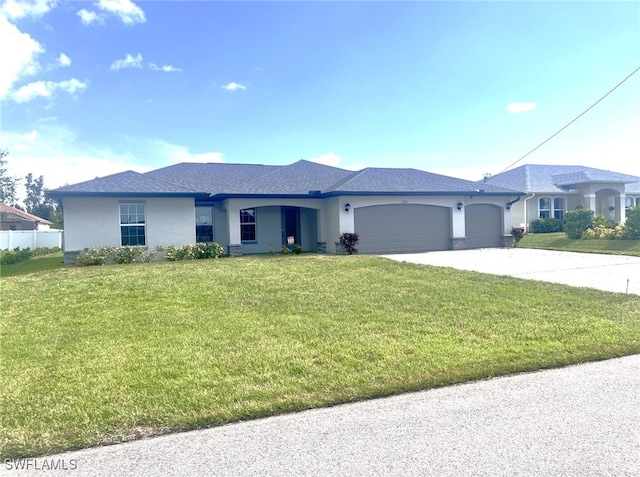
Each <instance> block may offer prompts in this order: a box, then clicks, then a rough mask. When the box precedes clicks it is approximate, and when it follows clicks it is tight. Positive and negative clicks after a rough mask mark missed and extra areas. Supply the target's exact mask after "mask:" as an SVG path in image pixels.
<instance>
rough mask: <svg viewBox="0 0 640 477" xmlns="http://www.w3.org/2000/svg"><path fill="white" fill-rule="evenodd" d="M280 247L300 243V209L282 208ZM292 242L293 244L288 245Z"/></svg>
mask: <svg viewBox="0 0 640 477" xmlns="http://www.w3.org/2000/svg"><path fill="white" fill-rule="evenodd" d="M281 209H282V245H288V246H290V247H291V246H293V244H294V243H297V244H299V243H300V208H299V207H282V208H281ZM291 241H293V243H290V242H291Z"/></svg>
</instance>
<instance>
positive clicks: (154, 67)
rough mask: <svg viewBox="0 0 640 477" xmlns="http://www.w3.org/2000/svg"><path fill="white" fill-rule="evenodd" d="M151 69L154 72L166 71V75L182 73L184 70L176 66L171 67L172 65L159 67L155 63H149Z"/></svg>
mask: <svg viewBox="0 0 640 477" xmlns="http://www.w3.org/2000/svg"><path fill="white" fill-rule="evenodd" d="M149 69H150V70H153V71H164V72H165V73H173V72H176V71H182V68H176V67H175V66H171V65H162V66H158V65H156V64H155V63H149Z"/></svg>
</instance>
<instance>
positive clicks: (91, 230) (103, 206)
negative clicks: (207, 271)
mask: <svg viewBox="0 0 640 477" xmlns="http://www.w3.org/2000/svg"><path fill="white" fill-rule="evenodd" d="M122 202H144V203H145V204H146V207H145V211H146V236H147V247H148V248H155V247H156V246H157V245H170V244H175V245H184V244H186V243H193V242H195V233H196V232H195V230H196V225H195V205H194V201H193V199H192V198H188V197H180V198H164V197H152V198H144V199H140V198H129V199H127V198H119V197H65V199H64V202H63V207H64V230H65V250H68V251H74V250H82V249H84V248H85V247H88V248H92V247H119V246H120V244H121V242H120V210H119V204H120V203H122Z"/></svg>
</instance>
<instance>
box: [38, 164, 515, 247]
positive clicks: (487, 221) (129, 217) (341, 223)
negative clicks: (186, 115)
mask: <svg viewBox="0 0 640 477" xmlns="http://www.w3.org/2000/svg"><path fill="white" fill-rule="evenodd" d="M48 195H49V196H50V197H54V198H57V199H60V200H61V201H62V205H63V210H64V221H65V252H66V253H67V256H69V257H71V256H73V254H75V253H77V251H80V250H82V249H84V248H85V247H101V246H122V245H135V246H143V247H149V248H154V247H156V246H157V245H163V246H166V245H169V244H175V245H184V244H187V243H195V242H209V241H215V242H218V243H220V244H222V245H224V246H225V247H226V249H227V250H228V251H229V253H230V254H231V255H241V254H254V253H268V251H269V249H271V248H273V249H274V250H278V251H279V250H280V248H281V246H282V245H283V244H284V245H286V244H290V243H292V242H293V243H296V244H300V245H301V246H302V250H303V251H313V252H320V253H339V247H338V245H337V243H338V239H339V237H340V235H341V234H342V233H344V232H356V233H358V234H359V236H360V242H359V244H358V249H359V251H360V253H397V252H421V251H428V250H447V249H461V248H480V247H499V246H505V245H509V244H510V240H511V217H510V213H511V206H512V204H514V203H517V202H518V200H519V198H520V196H521V195H522V192H517V191H514V190H512V189H507V188H503V187H501V186H496V185H493V184H481V185H479V184H477V183H475V182H472V181H466V180H462V179H456V178H453V177H448V176H442V175H438V174H432V173H429V172H424V171H419V170H416V169H395V168H367V169H363V170H360V171H356V172H354V171H349V170H345V169H340V168H336V167H329V166H325V165H321V164H316V163H313V162H309V161H305V160H301V161H298V162H295V163H293V164H290V165H283V166H275V165H257V164H226V163H209V164H200V163H180V164H175V165H172V166H168V167H164V168H161V169H157V170H153V171H150V172H147V173H144V174H142V173H137V172H133V171H126V172H121V173H118V174H114V175H111V176H106V177H102V178H96V179H94V180H91V181H87V182H82V183H79V184H74V185H68V186H64V187H61V188H58V189H55V190H51V191H49V192H48Z"/></svg>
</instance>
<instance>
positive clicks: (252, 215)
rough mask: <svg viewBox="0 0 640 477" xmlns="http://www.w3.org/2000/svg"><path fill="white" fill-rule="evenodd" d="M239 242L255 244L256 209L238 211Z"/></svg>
mask: <svg viewBox="0 0 640 477" xmlns="http://www.w3.org/2000/svg"><path fill="white" fill-rule="evenodd" d="M240 240H241V241H243V242H255V240H256V209H242V210H241V211H240Z"/></svg>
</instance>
